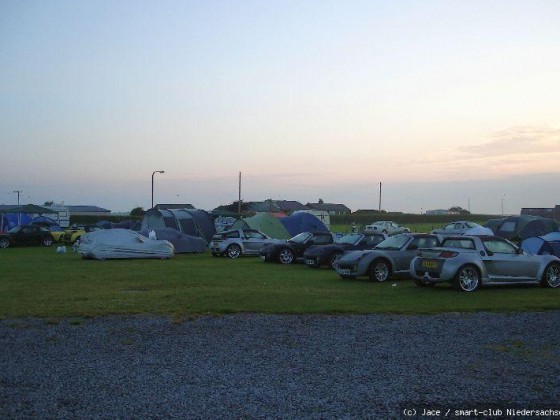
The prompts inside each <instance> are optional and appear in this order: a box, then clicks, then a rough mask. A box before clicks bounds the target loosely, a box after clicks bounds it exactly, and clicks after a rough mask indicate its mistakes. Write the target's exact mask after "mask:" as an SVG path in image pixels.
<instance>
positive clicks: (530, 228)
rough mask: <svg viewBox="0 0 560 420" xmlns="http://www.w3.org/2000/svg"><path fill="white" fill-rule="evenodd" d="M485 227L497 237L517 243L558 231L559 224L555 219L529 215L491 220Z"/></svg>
mask: <svg viewBox="0 0 560 420" xmlns="http://www.w3.org/2000/svg"><path fill="white" fill-rule="evenodd" d="M484 226H485V227H487V228H490V229H492V231H493V232H494V234H495V235H496V236H501V237H502V238H505V239H508V240H510V241H515V242H520V241H522V240H523V239H526V238H529V237H531V236H542V235H546V234H547V233H550V232H556V231H558V223H556V221H554V220H553V219H547V218H545V217H538V216H528V215H523V216H511V217H504V218H502V219H491V220H489V221H488V222H486V224H485V225H484Z"/></svg>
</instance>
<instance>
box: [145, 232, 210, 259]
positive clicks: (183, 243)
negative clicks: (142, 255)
mask: <svg viewBox="0 0 560 420" xmlns="http://www.w3.org/2000/svg"><path fill="white" fill-rule="evenodd" d="M150 232H154V233H155V238H156V239H163V240H166V241H169V242H171V243H172V244H173V247H174V248H175V253H176V254H182V253H187V252H204V251H206V240H204V239H203V238H201V237H199V236H193V235H187V234H186V233H182V232H179V231H178V230H176V229H171V228H163V229H153V230H150V229H143V230H141V231H140V232H139V233H140V234H142V235H143V236H145V237H147V238H149V237H150Z"/></svg>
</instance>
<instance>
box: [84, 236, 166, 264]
mask: <svg viewBox="0 0 560 420" xmlns="http://www.w3.org/2000/svg"><path fill="white" fill-rule="evenodd" d="M78 252H79V253H80V255H81V256H82V257H83V258H93V259H97V260H105V259H114V258H160V259H165V258H171V257H172V256H173V254H174V248H173V244H172V243H171V242H169V241H166V240H158V239H150V238H147V237H145V236H143V235H141V234H139V233H138V232H134V231H132V230H129V229H101V230H97V231H95V232H90V233H87V234H86V235H84V236H83V237H82V239H81V241H80V245H79V248H78Z"/></svg>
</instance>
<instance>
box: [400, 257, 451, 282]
mask: <svg viewBox="0 0 560 420" xmlns="http://www.w3.org/2000/svg"><path fill="white" fill-rule="evenodd" d="M437 261H438V266H437V267H434V268H425V267H422V264H421V263H422V260H416V261H414V262H413V263H412V264H411V270H410V275H411V276H412V277H413V278H415V279H420V280H425V281H428V282H430V283H439V282H446V281H451V280H453V278H454V277H455V273H456V272H457V268H458V267H456V266H455V264H449V261H445V260H442V259H438V260H437Z"/></svg>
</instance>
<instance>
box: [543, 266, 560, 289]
mask: <svg viewBox="0 0 560 420" xmlns="http://www.w3.org/2000/svg"><path fill="white" fill-rule="evenodd" d="M541 285H543V286H545V287H551V288H556V287H558V286H560V264H558V263H557V262H552V263H550V264H548V265H547V266H546V268H545V269H544V272H543V276H542V279H541Z"/></svg>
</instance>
